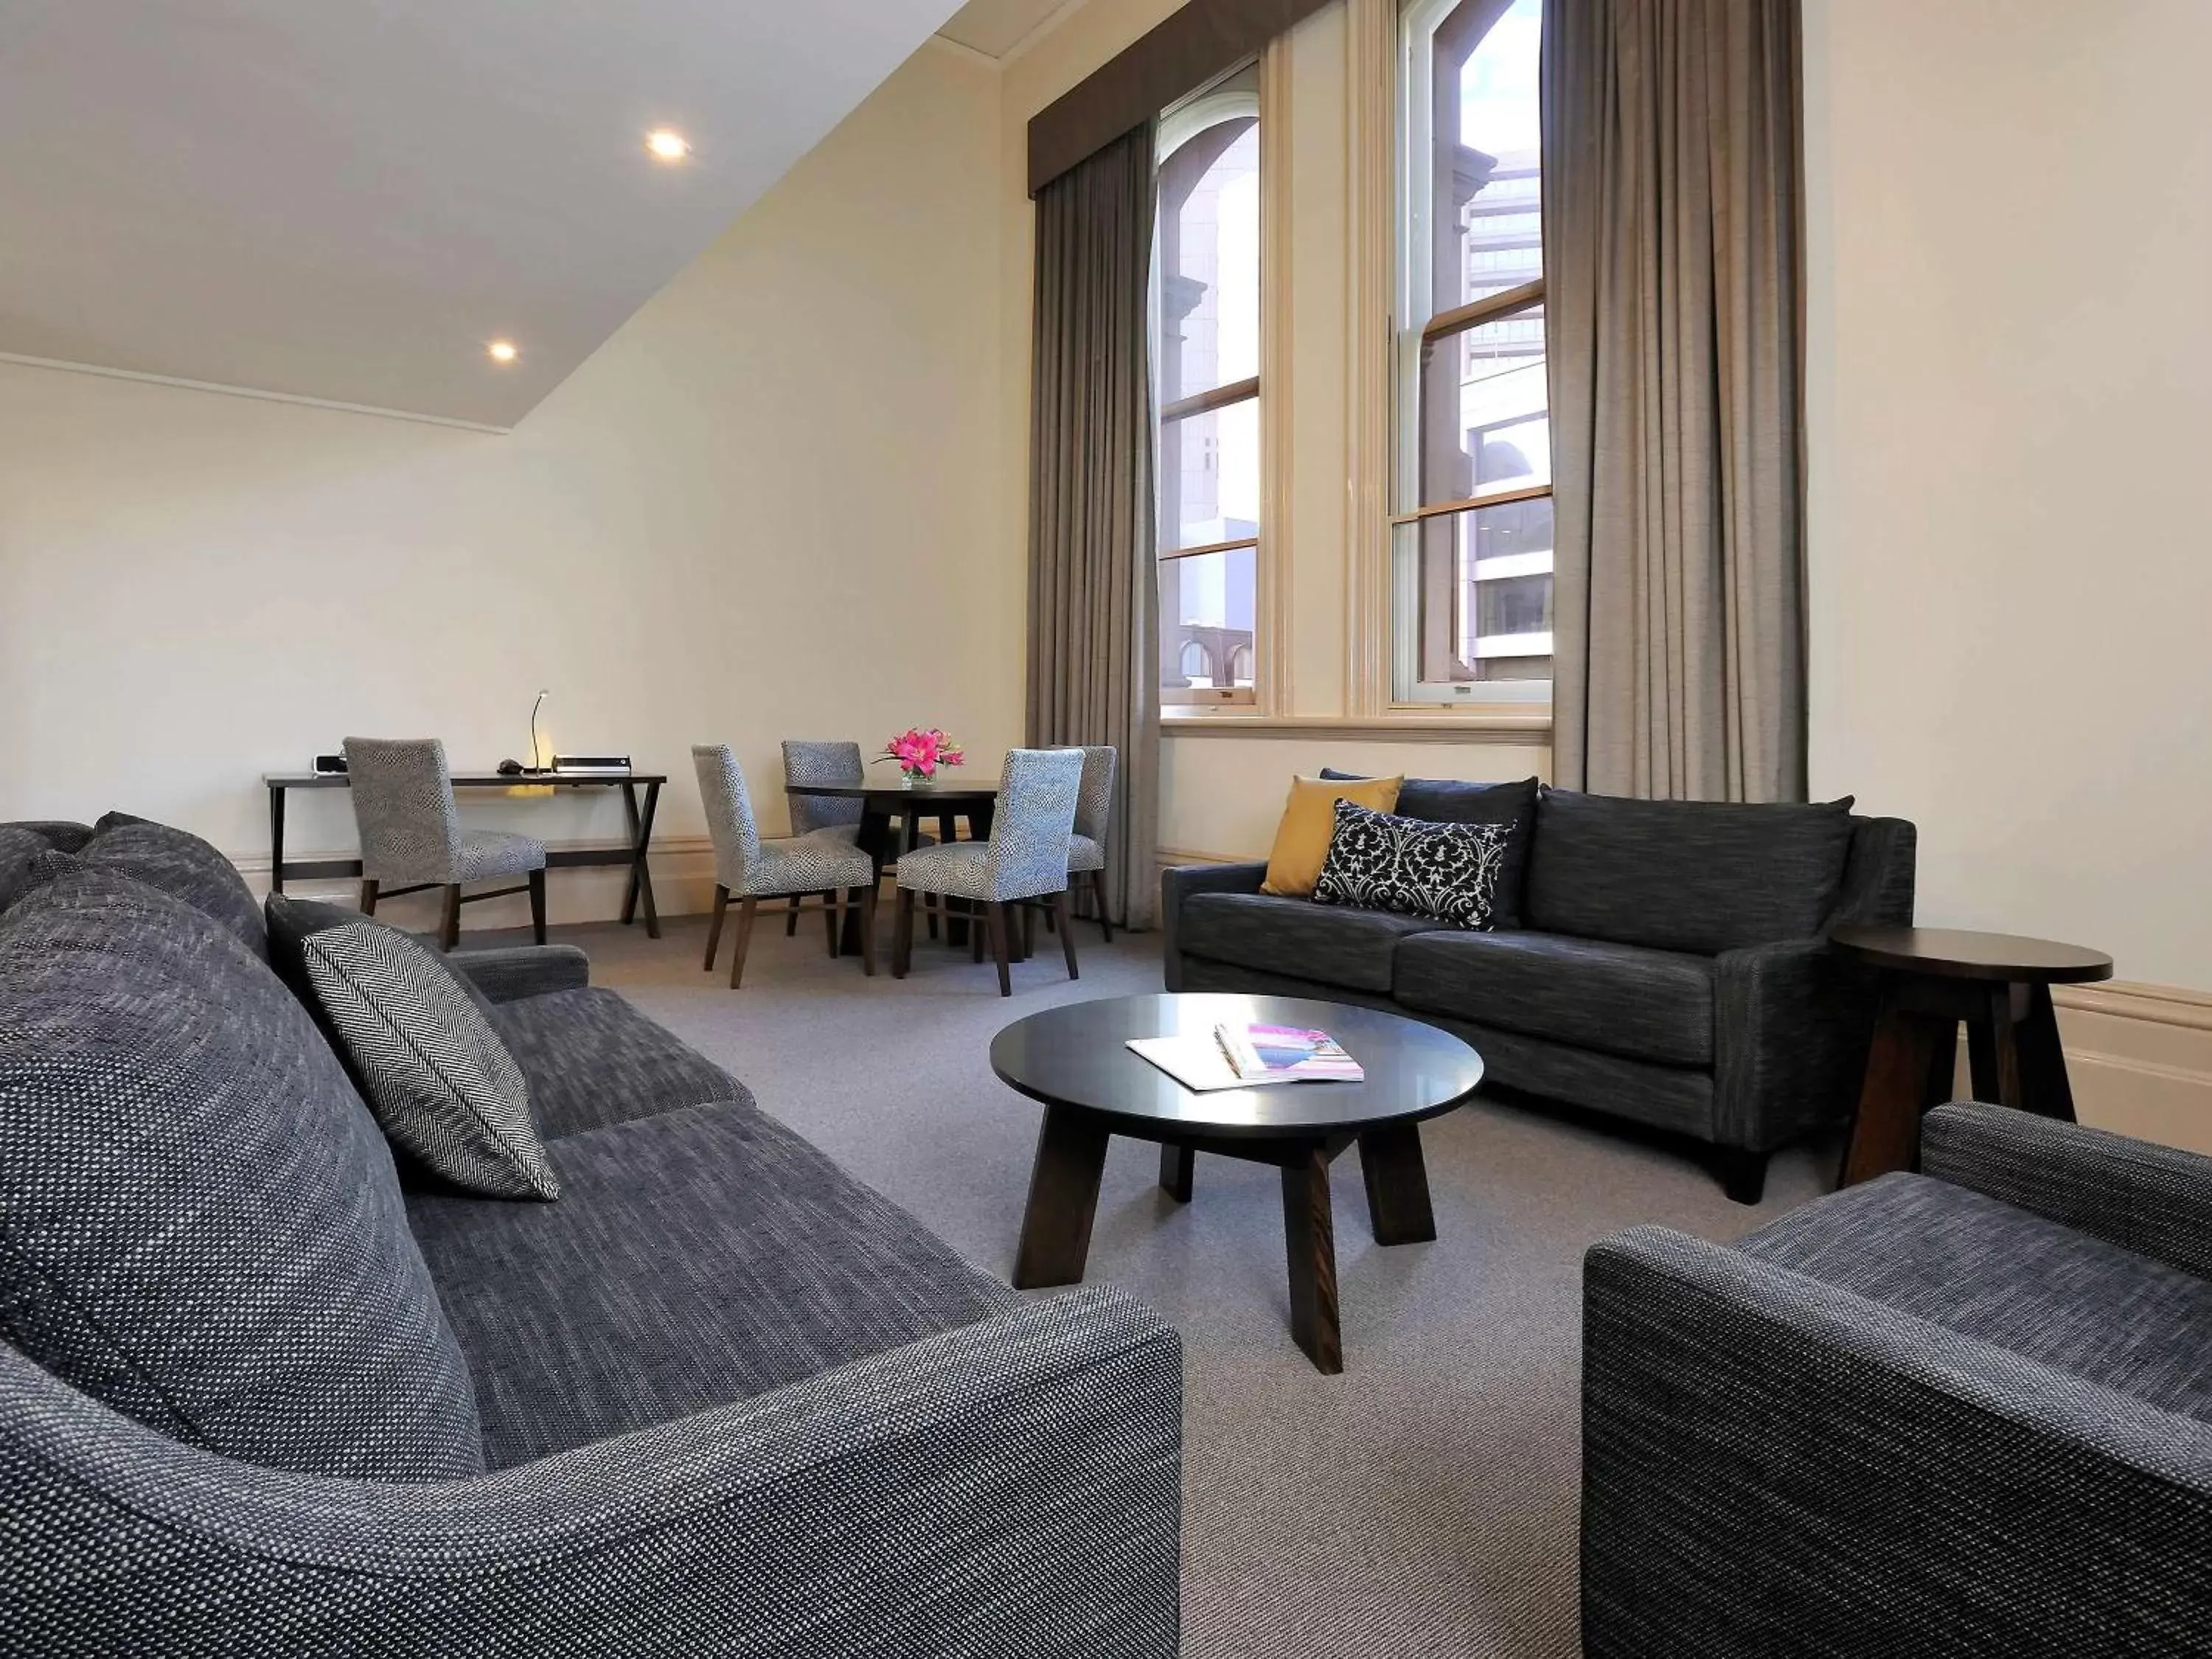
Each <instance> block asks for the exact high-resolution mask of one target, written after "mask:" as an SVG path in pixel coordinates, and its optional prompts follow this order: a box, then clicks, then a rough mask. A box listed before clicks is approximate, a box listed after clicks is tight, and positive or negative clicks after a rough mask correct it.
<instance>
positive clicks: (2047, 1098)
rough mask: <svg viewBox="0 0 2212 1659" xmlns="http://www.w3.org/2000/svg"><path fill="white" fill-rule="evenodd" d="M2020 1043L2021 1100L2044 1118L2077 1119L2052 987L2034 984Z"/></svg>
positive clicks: (2028, 996) (2028, 993)
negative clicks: (2059, 1035)
mask: <svg viewBox="0 0 2212 1659" xmlns="http://www.w3.org/2000/svg"><path fill="white" fill-rule="evenodd" d="M2017 1037H2018V1041H2019V1044H2020V1097H2021V1101H2020V1103H2021V1105H2022V1106H2024V1107H2025V1108H2027V1110H2029V1111H2031V1112H2034V1113H2037V1114H2039V1115H2041V1116H2044V1117H2055V1118H2057V1119H2058V1120H2059V1121H2061V1122H2063V1123H2071V1122H2073V1121H2074V1085H2072V1084H2071V1083H2070V1082H2069V1081H2068V1080H2067V1077H2066V1050H2065V1048H2063V1046H2062V1045H2061V1043H2060V1042H2059V1040H2058V1015H2057V1012H2056V1011H2055V1010H2054V1009H2053V1008H2052V1007H2051V987H2049V986H2048V985H2031V986H2030V987H2028V989H2027V1015H2026V1017H2025V1018H2022V1019H2021V1023H2020V1029H2019V1031H2018V1033H2017Z"/></svg>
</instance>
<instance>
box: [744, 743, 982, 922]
mask: <svg viewBox="0 0 2212 1659" xmlns="http://www.w3.org/2000/svg"><path fill="white" fill-rule="evenodd" d="M784 793H786V794H788V795H811V796H815V797H817V798H820V799H829V800H856V801H859V802H860V836H859V837H858V845H859V847H860V850H861V851H862V852H864V853H866V854H867V855H868V857H869V858H870V859H871V860H872V861H873V862H874V864H875V866H876V879H877V880H878V881H881V880H882V879H883V874H884V867H885V866H888V865H890V864H892V863H894V862H896V860H897V859H898V857H899V855H900V854H902V853H907V852H911V851H912V850H913V849H914V848H915V847H917V846H919V845H920V844H921V836H922V831H923V826H924V825H925V824H927V823H931V822H932V821H934V823H935V826H936V829H937V838H938V840H939V841H940V842H951V841H952V840H954V839H956V838H957V836H958V833H959V828H960V821H961V820H962V819H963V818H965V819H966V820H967V821H968V834H969V838H970V839H971V840H975V841H983V840H986V839H987V838H988V837H989V836H990V833H991V815H992V813H993V812H994V811H995V810H996V809H997V806H998V804H999V780H998V779H996V778H989V779H980V778H979V779H974V780H969V779H965V778H963V779H962V780H961V781H958V782H957V783H954V782H949V781H945V780H943V779H939V780H938V781H935V782H932V783H908V782H905V781H902V780H900V779H890V780H887V781H884V782H882V783H793V784H787V785H786V786H785V788H784ZM956 905H957V901H953V900H948V901H947V903H946V907H945V929H946V933H945V938H946V942H947V943H949V944H952V945H964V944H966V943H967V938H968V924H967V923H966V921H963V920H962V919H961V917H960V915H959V912H958V910H957V908H955V906H956ZM841 948H842V949H844V950H847V951H858V950H859V949H860V912H859V908H858V907H857V906H854V907H851V908H848V910H847V912H846V915H845V934H844V941H843V944H842V947H841Z"/></svg>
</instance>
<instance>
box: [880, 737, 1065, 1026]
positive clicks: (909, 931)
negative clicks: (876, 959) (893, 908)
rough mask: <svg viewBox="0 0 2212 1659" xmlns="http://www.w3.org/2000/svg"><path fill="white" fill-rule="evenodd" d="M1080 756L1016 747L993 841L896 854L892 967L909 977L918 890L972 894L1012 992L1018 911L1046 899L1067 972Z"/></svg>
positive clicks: (1003, 992) (1004, 988) (1006, 989)
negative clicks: (1070, 851)
mask: <svg viewBox="0 0 2212 1659" xmlns="http://www.w3.org/2000/svg"><path fill="white" fill-rule="evenodd" d="M1082 779H1083V756H1082V753H1081V751H1079V750H1073V749H1014V750H1008V751H1007V754H1006V772H1005V774H1004V775H1003V777H1002V778H1001V780H1000V785H999V805H998V810H997V811H995V812H994V814H993V815H992V818H991V834H990V837H989V839H988V840H986V841H981V842H975V841H963V842H949V843H946V844H945V845H941V846H937V847H917V848H915V849H914V850H913V851H912V852H910V853H908V854H906V856H905V857H903V858H902V859H901V860H899V871H898V922H897V929H896V933H895V934H894V935H893V943H892V947H891V974H892V976H893V977H894V978H897V979H903V978H905V977H906V973H907V969H908V967H909V966H911V965H912V963H913V959H914V901H915V894H916V893H923V892H926V893H934V894H936V895H938V896H939V897H941V898H942V897H950V898H959V899H965V900H967V901H968V902H969V903H970V904H971V905H974V906H975V907H976V908H977V910H978V911H979V912H980V915H979V916H978V918H977V919H978V920H980V921H981V922H982V924H983V927H984V929H985V931H986V933H987V934H988V935H989V938H990V944H991V951H992V954H993V955H994V957H996V958H997V959H998V964H999V994H1000V996H1002V997H1008V996H1012V994H1014V989H1013V975H1012V959H1013V945H1014V939H1013V930H1014V927H1015V925H1016V923H1015V917H1014V913H1013V912H1012V910H1011V909H1010V908H1008V907H1010V906H1012V905H1015V904H1018V903H1019V902H1021V901H1023V900H1024V899H1032V898H1047V899H1049V900H1050V901H1051V905H1052V915H1053V917H1054V920H1055V921H1057V922H1058V923H1059V928H1060V949H1061V951H1062V952H1063V953H1064V954H1065V956H1066V958H1067V976H1068V977H1069V978H1070V979H1078V978H1080V977H1081V975H1080V974H1079V972H1078V970H1077V969H1076V965H1075V935H1074V933H1073V931H1072V930H1071V929H1070V927H1069V926H1068V917H1067V858H1068V848H1069V844H1070V842H1072V841H1073V838H1074V835H1075V801H1076V796H1077V794H1078V793H1079V790H1080V788H1081V786H1082Z"/></svg>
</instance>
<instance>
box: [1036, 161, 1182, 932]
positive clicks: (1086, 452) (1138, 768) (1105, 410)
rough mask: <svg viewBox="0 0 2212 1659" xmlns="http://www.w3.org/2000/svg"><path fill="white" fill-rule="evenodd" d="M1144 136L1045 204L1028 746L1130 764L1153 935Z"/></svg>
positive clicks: (1135, 866)
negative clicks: (1097, 752) (1081, 748)
mask: <svg viewBox="0 0 2212 1659" xmlns="http://www.w3.org/2000/svg"><path fill="white" fill-rule="evenodd" d="M1151 279H1152V126H1151V125H1150V124H1149V123H1148V124H1146V125H1145V126H1143V127H1140V128H1139V129H1137V130H1136V131H1133V132H1130V133H1128V134H1127V136H1125V137H1121V138H1120V139H1117V140H1116V141H1115V142H1114V143H1110V144H1109V145H1107V146H1106V147H1105V148H1104V149H1101V150H1099V151H1098V152H1097V154H1095V155H1092V156H1091V157H1090V159H1089V160H1087V161H1083V162H1081V163H1080V164H1079V165H1078V166H1076V167H1073V168H1071V169H1070V170H1068V171H1067V172H1066V173H1062V174H1061V175H1060V177H1059V178H1057V179H1054V180H1053V181H1052V182H1051V183H1050V184H1048V185H1046V186H1045V187H1044V188H1043V189H1042V190H1041V191H1038V192H1037V197H1036V313H1035V339H1034V343H1033V351H1032V366H1031V374H1032V391H1031V404H1030V422H1031V429H1030V617H1029V621H1030V658H1029V703H1028V716H1027V722H1026V729H1027V733H1028V741H1029V742H1030V744H1034V745H1037V746H1049V745H1053V744H1098V743H1105V744H1113V745H1114V747H1115V749H1117V750H1120V751H1121V767H1120V775H1119V779H1118V781H1117V785H1116V787H1115V800H1114V813H1113V818H1112V821H1111V829H1110V830H1109V835H1108V838H1107V849H1106V850H1107V868H1106V891H1107V903H1108V906H1109V908H1110V909H1111V910H1112V912H1113V913H1114V915H1115V918H1116V919H1117V920H1119V921H1121V923H1122V924H1123V925H1124V926H1127V927H1146V926H1149V925H1150V924H1151V922H1152V919H1153V911H1154V909H1155V891H1154V890H1155V887H1156V885H1157V884H1156V882H1155V879H1154V872H1153V860H1154V858H1155V856H1156V854H1157V843H1158V769H1159V719H1160V708H1159V703H1160V693H1159V662H1158V658H1159V649H1158V629H1159V623H1158V576H1157V572H1156V568H1155V566H1154V563H1153V556H1154V555H1153V525H1152V518H1153V511H1154V508H1153V504H1152V378H1151V370H1150V366H1149V361H1148V358H1147V355H1146V342H1147V331H1148V325H1149V319H1150V305H1149V298H1150V287H1151Z"/></svg>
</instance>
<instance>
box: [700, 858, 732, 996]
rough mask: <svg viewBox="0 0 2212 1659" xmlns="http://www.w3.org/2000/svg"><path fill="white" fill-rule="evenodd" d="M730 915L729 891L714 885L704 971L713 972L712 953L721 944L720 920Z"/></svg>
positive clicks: (718, 883) (720, 885)
mask: <svg viewBox="0 0 2212 1659" xmlns="http://www.w3.org/2000/svg"><path fill="white" fill-rule="evenodd" d="M729 913H730V890H729V889H728V888H726V887H725V886H723V885H722V884H721V883H720V882H719V881H718V882H716V883H715V884H714V920H713V921H710V922H708V924H707V966H706V971H707V972H708V973H710V974H711V973H713V972H714V951H715V948H716V947H717V946H718V945H720V944H721V942H722V918H723V917H724V916H726V915H729Z"/></svg>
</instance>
